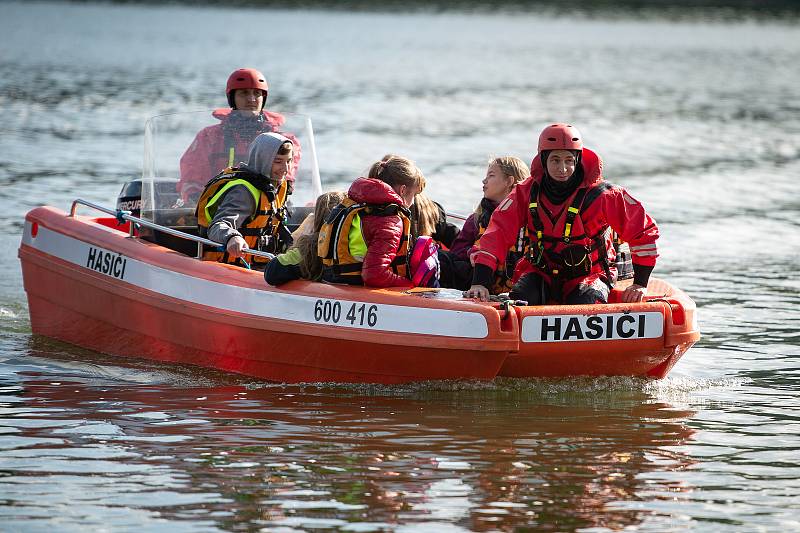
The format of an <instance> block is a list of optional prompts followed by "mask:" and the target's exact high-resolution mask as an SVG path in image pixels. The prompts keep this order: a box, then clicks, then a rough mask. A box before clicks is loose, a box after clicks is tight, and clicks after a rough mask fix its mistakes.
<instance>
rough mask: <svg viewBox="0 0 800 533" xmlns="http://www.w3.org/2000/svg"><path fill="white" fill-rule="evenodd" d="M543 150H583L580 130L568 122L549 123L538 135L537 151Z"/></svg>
mask: <svg viewBox="0 0 800 533" xmlns="http://www.w3.org/2000/svg"><path fill="white" fill-rule="evenodd" d="M544 150H583V139H581V132H579V131H578V128H576V127H575V126H571V125H569V124H551V125H550V126H547V127H546V128H545V129H544V130H542V133H541V135H539V153H542V152H543V151H544Z"/></svg>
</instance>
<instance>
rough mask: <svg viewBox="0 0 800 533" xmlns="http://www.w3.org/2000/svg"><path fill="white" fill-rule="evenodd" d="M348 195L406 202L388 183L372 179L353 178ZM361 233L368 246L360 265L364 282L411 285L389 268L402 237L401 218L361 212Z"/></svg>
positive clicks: (382, 201) (380, 201) (373, 200)
mask: <svg viewBox="0 0 800 533" xmlns="http://www.w3.org/2000/svg"><path fill="white" fill-rule="evenodd" d="M347 196H349V197H350V198H351V199H352V200H354V201H356V202H359V203H361V202H364V203H368V204H398V205H401V206H404V205H405V204H404V203H403V199H402V198H400V195H398V194H397V193H396V192H394V190H393V189H392V188H391V187H390V186H389V185H388V184H387V183H385V182H383V181H381V180H377V179H371V178H358V179H356V180H355V181H354V182H353V184H352V185H351V186H350V190H349V191H347ZM361 234H362V235H363V237H364V242H365V243H366V245H367V254H366V256H364V261H363V263H362V265H361V279H363V280H364V285H366V286H368V287H413V285H412V284H411V281H410V280H408V279H407V278H404V277H403V276H399V275H397V274H395V273H394V272H393V271H392V267H391V264H392V261H394V259H395V257H397V250H398V248H399V247H400V241H401V239H402V237H403V221H402V220H401V219H400V217H399V216H375V215H364V216H362V217H361Z"/></svg>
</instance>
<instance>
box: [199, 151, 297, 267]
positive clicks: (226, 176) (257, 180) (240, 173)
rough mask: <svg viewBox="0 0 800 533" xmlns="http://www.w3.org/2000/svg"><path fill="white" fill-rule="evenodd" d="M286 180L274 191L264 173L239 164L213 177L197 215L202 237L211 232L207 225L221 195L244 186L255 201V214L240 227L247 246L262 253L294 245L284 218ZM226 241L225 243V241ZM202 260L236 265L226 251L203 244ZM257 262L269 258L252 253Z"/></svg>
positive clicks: (280, 250) (285, 214)
mask: <svg viewBox="0 0 800 533" xmlns="http://www.w3.org/2000/svg"><path fill="white" fill-rule="evenodd" d="M287 184H288V181H287V180H283V182H282V183H281V184H280V186H279V187H278V190H277V191H276V190H275V186H274V185H273V184H272V183H271V182H270V181H269V180H268V179H267V178H265V177H264V176H262V175H260V174H255V173H253V172H250V171H248V170H245V169H242V168H239V167H229V168H226V169H225V170H223V171H222V172H221V173H220V174H218V175H217V176H215V177H214V178H212V179H211V181H209V182H208V184H206V188H205V189H204V190H203V193H202V194H201V195H200V199H199V200H198V202H197V209H196V211H195V215H196V216H197V225H198V227H199V228H200V236H202V237H206V236H207V235H208V227H209V225H210V224H211V221H212V220H213V219H214V214H215V213H216V212H217V208H218V207H219V206H218V204H219V202H220V200H221V198H222V196H223V195H224V194H225V193H226V192H227V191H228V190H230V189H231V188H232V187H235V186H237V185H244V186H245V187H247V190H248V191H250V194H252V195H253V199H254V200H255V202H256V211H255V213H254V214H253V215H252V216H250V217H248V218H247V219H246V220H245V221H244V223H243V224H242V225H241V227H239V228H238V231H239V233H241V234H242V237H243V238H244V240H245V242H246V243H247V246H248V248H251V249H253V250H260V251H263V252H271V253H278V252H282V251H284V249H285V248H286V247H287V246H288V245H289V244H291V235H290V234H289V231H288V229H287V228H286V226H285V224H284V221H285V220H286V218H287V209H286V205H285V203H286V190H287ZM223 244H224V243H223ZM202 259H203V261H219V262H220V263H231V264H236V263H237V260H236V259H234V258H232V257H230V256H229V255H228V252H227V251H220V250H218V249H211V248H208V247H204V249H203V255H202ZM251 259H252V263H253V264H254V265H264V264H266V263H268V262H269V261H268V260H267V259H264V258H262V257H256V256H252V258H251Z"/></svg>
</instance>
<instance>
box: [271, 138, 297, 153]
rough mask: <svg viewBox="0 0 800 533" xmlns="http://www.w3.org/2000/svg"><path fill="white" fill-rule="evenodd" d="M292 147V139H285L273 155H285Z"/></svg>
mask: <svg viewBox="0 0 800 533" xmlns="http://www.w3.org/2000/svg"><path fill="white" fill-rule="evenodd" d="M292 148H294V145H293V144H292V141H286V142H285V143H283V144H282V145H281V146H280V148H278V153H277V154H275V155H286V154H288V153H289V152H291V151H292Z"/></svg>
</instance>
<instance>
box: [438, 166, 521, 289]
mask: <svg viewBox="0 0 800 533" xmlns="http://www.w3.org/2000/svg"><path fill="white" fill-rule="evenodd" d="M529 176H530V170H529V169H528V166H527V165H526V164H525V163H523V162H522V160H521V159H518V158H516V157H511V156H505V157H495V158H492V159H490V160H489V165H488V166H487V168H486V176H485V177H484V178H483V198H482V199H481V201H480V203H479V204H478V206H477V207H476V208H475V212H474V213H472V214H471V215H470V216H469V218H467V220H466V222H464V226H463V227H462V228H461V231H460V232H459V234H458V236H457V237H456V238H455V240H454V241H453V246H451V247H450V251H449V253H448V254H447V255H448V256H449V257H448V258H447V259H444V260H443V261H442V285H443V286H446V287H447V286H449V287H453V288H457V289H461V290H467V289H469V287H470V285H471V282H472V265H471V264H470V262H469V251H470V248H472V247H473V246H474V245H475V243H476V242H477V241H478V240H479V239H480V236H481V235H482V234H483V232H484V231H485V230H486V228H487V227H488V226H489V219H490V218H491V216H492V213H493V212H494V210H495V208H496V207H497V206H498V205H499V204H500V202H502V201H503V200H504V199H505V197H506V196H508V195H509V193H511V191H512V190H514V187H515V186H516V185H517V183H521V182H522V181H524V180H525V179H527V178H528V177H529ZM518 260H519V257H518V254H512V253H511V252H509V254H508V257H507V258H506V264H505V265H504V268H501V269H499V270H498V275H497V279H496V284H495V292H505V291H506V290H508V288H510V286H508V287H506V283H505V282H506V281H507V279H509V278H510V277H511V276H510V274H511V273H513V271H514V265H515V264H516V262H517V261H518ZM448 272H450V273H451V274H450V275H448ZM506 273H508V274H509V275H506Z"/></svg>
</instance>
